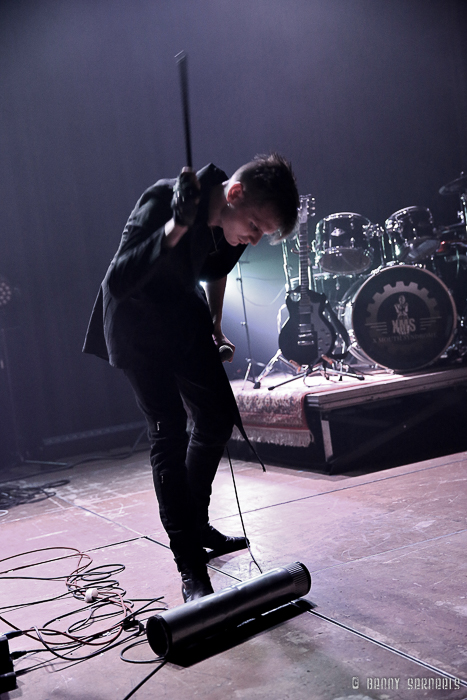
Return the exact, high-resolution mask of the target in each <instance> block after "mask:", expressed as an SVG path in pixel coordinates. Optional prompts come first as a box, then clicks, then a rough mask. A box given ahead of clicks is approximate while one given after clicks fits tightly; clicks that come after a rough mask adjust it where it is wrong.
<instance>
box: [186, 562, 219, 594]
mask: <svg viewBox="0 0 467 700" xmlns="http://www.w3.org/2000/svg"><path fill="white" fill-rule="evenodd" d="M180 574H181V577H182V596H183V600H184V602H185V603H189V602H190V601H192V600H197V599H198V598H202V597H203V596H205V595H209V594H210V593H214V589H213V587H212V585H211V580H210V578H209V574H208V570H207V568H206V566H205V565H202V564H201V565H197V566H196V567H192V568H180Z"/></svg>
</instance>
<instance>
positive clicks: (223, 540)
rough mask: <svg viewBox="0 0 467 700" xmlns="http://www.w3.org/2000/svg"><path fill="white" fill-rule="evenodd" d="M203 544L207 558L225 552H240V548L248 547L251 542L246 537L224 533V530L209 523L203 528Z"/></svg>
mask: <svg viewBox="0 0 467 700" xmlns="http://www.w3.org/2000/svg"><path fill="white" fill-rule="evenodd" d="M201 544H202V545H203V547H204V548H205V549H207V550H208V552H207V559H208V561H209V560H210V559H214V558H215V557H220V556H222V555H223V554H230V553H231V552H238V551H239V550H240V549H246V548H247V547H248V545H249V544H250V543H249V542H248V540H247V539H246V537H229V536H228V535H223V534H222V532H219V530H216V528H214V527H213V526H212V525H210V524H209V523H208V524H207V525H205V526H204V527H203V529H202V530H201Z"/></svg>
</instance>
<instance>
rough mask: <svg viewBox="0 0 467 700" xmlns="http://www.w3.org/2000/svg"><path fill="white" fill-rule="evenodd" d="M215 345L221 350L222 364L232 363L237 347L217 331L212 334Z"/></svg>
mask: <svg viewBox="0 0 467 700" xmlns="http://www.w3.org/2000/svg"><path fill="white" fill-rule="evenodd" d="M212 337H213V340H214V343H215V344H216V346H217V348H218V349H219V355H220V358H221V360H222V362H232V360H233V356H234V353H235V345H234V344H233V343H231V342H230V340H229V339H228V338H226V336H225V335H224V334H223V333H222V331H220V330H217V331H216V330H215V331H214V333H213V334H212Z"/></svg>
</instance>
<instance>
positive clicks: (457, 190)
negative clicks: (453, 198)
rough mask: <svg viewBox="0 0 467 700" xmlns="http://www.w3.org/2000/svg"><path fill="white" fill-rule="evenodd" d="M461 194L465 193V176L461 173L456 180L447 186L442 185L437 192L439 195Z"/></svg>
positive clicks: (466, 184) (466, 185) (466, 179)
mask: <svg viewBox="0 0 467 700" xmlns="http://www.w3.org/2000/svg"><path fill="white" fill-rule="evenodd" d="M462 192H467V175H464V174H463V173H462V175H461V177H458V178H457V180H453V181H452V182H448V184H447V185H443V187H441V189H440V190H439V193H440V194H462Z"/></svg>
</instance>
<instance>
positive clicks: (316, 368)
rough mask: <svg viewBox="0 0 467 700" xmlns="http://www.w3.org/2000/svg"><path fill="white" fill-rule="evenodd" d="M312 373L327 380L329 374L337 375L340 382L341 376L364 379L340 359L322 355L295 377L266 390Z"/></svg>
mask: <svg viewBox="0 0 467 700" xmlns="http://www.w3.org/2000/svg"><path fill="white" fill-rule="evenodd" d="M286 362H287V360H286ZM289 364H290V363H289ZM312 374H321V375H322V376H323V377H324V378H325V379H328V380H329V378H330V377H331V376H337V377H339V380H338V381H340V382H341V381H342V378H343V377H352V378H353V379H358V380H360V381H364V379H365V377H364V375H363V374H358V373H357V372H355V371H354V370H353V369H351V367H350V365H347V364H345V363H344V362H342V360H332V359H331V358H330V357H327V356H326V355H323V356H322V357H321V359H320V361H319V362H317V363H316V364H314V365H307V366H306V367H305V369H304V370H302V371H301V372H299V373H298V374H297V375H296V376H295V377H291V379H285V380H284V381H283V382H279V384H275V385H274V386H268V390H269V391H272V390H273V389H277V388H278V387H280V386H284V384H289V383H290V382H294V381H295V380H296V379H300V378H301V377H310V376H311V375H312Z"/></svg>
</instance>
